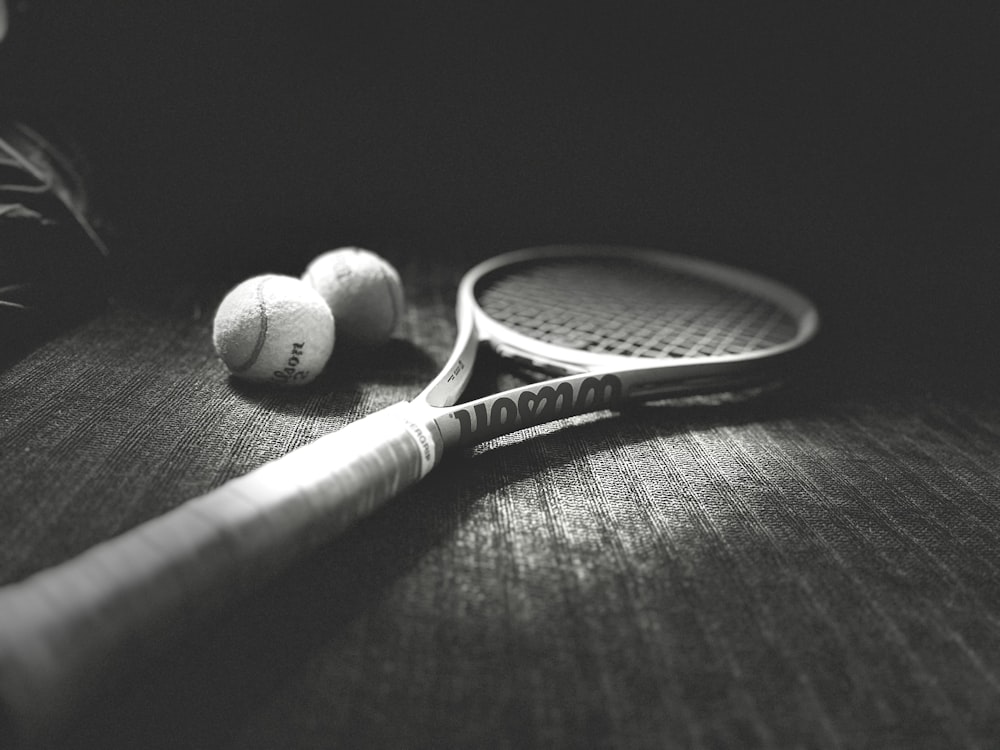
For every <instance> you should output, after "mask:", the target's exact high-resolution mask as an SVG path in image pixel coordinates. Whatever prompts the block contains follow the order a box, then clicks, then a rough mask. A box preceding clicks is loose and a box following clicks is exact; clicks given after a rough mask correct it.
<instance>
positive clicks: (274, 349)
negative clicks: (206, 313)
mask: <svg viewBox="0 0 1000 750" xmlns="http://www.w3.org/2000/svg"><path fill="white" fill-rule="evenodd" d="M334 333H335V327H334V321H333V315H332V314H331V313H330V308H329V307H328V306H327V304H326V302H325V301H324V300H323V298H322V297H320V295H319V294H318V293H317V292H316V290H315V289H313V288H312V287H311V286H309V285H308V284H306V283H304V282H302V281H301V280H300V279H296V278H293V277H292V276H279V275H277V274H266V275H264V276H255V277H254V278H252V279H247V280H246V281H244V282H243V283H241V284H238V285H237V286H236V287H234V288H233V289H232V290H231V291H230V292H229V293H228V294H227V295H226V296H225V297H224V298H223V300H222V302H221V303H220V304H219V309H218V310H217V311H216V313H215V323H214V326H213V331H212V341H213V343H214V344H215V351H216V352H218V354H219V357H220V358H221V359H222V361H223V362H224V363H225V365H226V367H227V368H229V371H230V372H231V373H232V374H233V375H234V376H236V377H238V378H242V379H243V380H249V381H251V382H254V383H271V384H275V385H304V384H305V383H308V382H310V381H311V380H313V379H314V378H315V377H316V376H317V375H319V373H320V371H321V370H322V369H323V367H324V366H325V365H326V363H327V360H328V359H329V358H330V353H331V352H332V351H333V342H334Z"/></svg>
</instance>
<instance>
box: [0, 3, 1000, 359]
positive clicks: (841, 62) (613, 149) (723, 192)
mask: <svg viewBox="0 0 1000 750" xmlns="http://www.w3.org/2000/svg"><path fill="white" fill-rule="evenodd" d="M998 33H1000V21H998V14H997V11H996V10H995V8H994V7H992V6H990V5H988V4H975V3H968V2H953V3H947V4H942V3H920V2H917V3H879V2H860V3H851V2H848V3H809V4H801V3H776V4H768V5H766V6H765V7H759V6H758V5H756V4H743V3H650V4H646V3H627V4H624V5H622V4H619V3H541V4H533V3H514V4H509V5H508V4H504V5H503V6H502V7H497V6H495V5H494V4H480V3H433V4H430V6H429V7H422V5H421V6H417V5H412V4H407V3H398V2H371V3H340V4H331V3H322V2H308V1H306V0H290V1H289V2H282V3H275V2H260V1H259V0H258V1H256V2H254V1H250V2H241V3H231V2H224V3H211V4H195V3H152V2H134V3H116V2H111V1H110V0H106V1H104V2H101V1H98V0H91V1H88V2H78V3H51V2H49V3H46V2H36V3H32V4H30V5H28V6H27V9H26V10H23V11H22V12H20V13H19V14H18V13H15V16H14V18H13V26H12V32H11V35H10V38H9V39H8V42H7V44H6V46H5V48H4V49H3V70H4V74H3V87H4V91H3V101H4V102H5V103H7V105H8V108H9V109H10V110H12V111H13V112H14V113H16V114H18V115H19V116H22V117H25V118H28V119H29V120H30V119H31V118H32V117H35V118H45V117H46V116H54V117H56V118H57V119H58V121H59V122H60V123H61V126H64V127H65V126H67V125H68V126H70V127H72V128H73V129H74V131H75V134H76V135H77V136H78V137H79V138H81V140H82V143H83V144H84V146H85V149H86V151H87V153H88V154H89V155H90V156H91V157H92V159H93V160H94V162H95V164H96V165H97V167H98V170H97V171H98V176H99V180H98V183H97V184H98V186H99V187H100V188H102V189H103V190H102V197H103V198H104V205H105V207H106V213H107V215H108V218H109V219H110V220H111V221H112V223H113V225H114V227H115V229H116V230H117V233H118V235H117V238H116V239H117V242H118V255H119V262H120V263H121V264H122V265H123V266H124V267H125V269H126V272H125V276H124V279H125V280H124V282H123V284H122V287H123V288H124V289H126V290H127V289H133V290H134V289H139V290H141V293H142V294H146V293H147V291H148V289H149V288H151V287H157V286H158V287H160V288H166V289H167V290H173V289H176V288H177V286H178V284H180V285H185V284H186V285H190V284H206V283H207V284H211V283H218V284H222V285H225V284H229V283H234V282H235V281H237V280H239V279H240V278H242V277H244V276H247V275H250V274H253V273H257V272H261V271H262V270H274V271H283V272H290V273H299V272H300V271H301V268H302V267H303V265H304V264H305V262H306V261H308V259H309V258H310V257H312V255H313V254H315V253H316V252H317V251H318V250H321V249H326V248H327V247H332V246H338V245H344V244H360V245H365V246H368V247H371V248H373V249H375V250H376V251H378V252H381V253H383V254H384V255H386V256H387V257H389V258H390V259H391V260H394V261H396V262H400V261H401V260H402V259H404V258H412V257H415V256H417V257H419V256H425V257H426V256H428V255H429V254H432V255H438V256H440V255H442V254H443V255H446V256H454V257H455V259H456V267H457V268H458V267H461V266H462V265H463V264H465V263H467V262H468V259H478V258H480V257H483V256H485V255H488V254H491V253H493V252H496V251H500V250H506V249H511V248H515V247H519V246H525V245H531V244H544V243H549V242H574V241H583V242H613V243H621V244H638V245H651V246H658V247H666V248H670V249H674V250H680V251H684V252H691V253H694V254H699V255H704V256H709V257H716V258H720V259H723V260H727V261H731V262H735V263H737V264H741V265H745V266H750V267H752V268H756V269H757V270H761V271H764V272H767V273H772V274H774V275H775V276H777V277H779V278H781V279H784V280H786V281H789V282H791V283H793V284H796V285H798V286H800V287H802V288H803V289H804V290H805V291H806V292H808V293H810V294H812V295H813V296H814V297H816V298H817V300H818V302H819V303H820V305H821V307H822V308H823V309H824V311H825V312H826V313H827V315H826V325H827V331H828V333H830V334H831V335H834V336H838V335H843V336H844V337H845V339H846V341H845V344H847V343H848V342H849V345H850V346H851V347H852V348H855V349H856V350H857V351H859V352H861V353H864V354H865V355H866V356H874V357H880V356H882V355H883V354H884V353H886V352H888V353H889V356H890V358H892V359H896V358H900V357H903V358H906V357H912V356H913V355H914V354H915V353H917V352H920V354H919V355H918V359H919V360H921V361H923V362H937V361H938V353H939V352H944V351H946V352H948V354H947V358H948V359H949V360H950V361H954V360H955V358H960V359H962V360H963V363H962V365H961V366H962V367H967V366H968V364H969V363H967V362H965V361H964V360H965V357H966V354H967V353H969V352H972V353H973V361H974V362H975V361H978V362H981V361H982V356H983V354H984V353H985V352H984V347H983V341H984V340H991V339H992V337H993V336H994V334H995V327H994V324H993V318H994V315H993V312H994V309H995V307H994V304H993V301H994V296H995V295H994V291H993V286H994V284H993V279H994V278H995V274H996V270H997V263H996V260H995V256H996V244H997V243H996V235H997V229H998V228H1000V227H998V223H1000V222H998V219H997V198H998V195H1000V192H998V187H1000V185H998V179H997V175H998V172H997V167H998V166H1000V152H998V145H997V132H998V131H997V124H998V120H997V119H996V117H995V112H996V111H997V109H998V106H997V105H998V104H1000V101H998V99H1000V87H998V86H997V80H996V78H997V76H996V70H997V61H998V59H997V58H998V56H997V53H996V48H997V38H998ZM985 349H986V350H989V349H992V347H985ZM932 352H933V353H932Z"/></svg>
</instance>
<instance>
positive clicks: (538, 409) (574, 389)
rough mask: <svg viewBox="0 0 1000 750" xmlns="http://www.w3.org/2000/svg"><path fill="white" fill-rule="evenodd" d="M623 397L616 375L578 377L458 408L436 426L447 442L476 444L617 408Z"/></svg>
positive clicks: (452, 410)
mask: <svg viewBox="0 0 1000 750" xmlns="http://www.w3.org/2000/svg"><path fill="white" fill-rule="evenodd" d="M624 395H625V387H624V384H623V382H622V380H621V378H619V377H618V376H617V375H614V374H610V373H605V374H586V375H579V376H577V377H574V378H567V379H561V380H559V381H546V382H542V383H534V384H531V385H525V386H521V387H519V388H513V389H511V390H507V391H504V392H503V393H499V394H495V395H491V396H486V397H484V398H479V399H476V400H474V401H469V402H466V403H463V404H460V405H458V406H455V407H453V408H452V409H451V410H449V413H448V414H447V415H446V416H444V417H443V418H441V419H439V420H438V421H437V424H438V427H439V428H440V430H441V433H442V436H443V437H444V441H445V443H446V444H448V445H459V446H469V445H476V444H478V443H482V442H485V441H487V440H492V439H493V438H496V437H499V436H501V435H507V434H509V433H512V432H516V431H517V430H522V429H524V428H526V427H533V426H535V425H539V424H544V423H546V422H553V421H555V420H557V419H565V418H567V417H572V416H577V415H579V414H585V413H587V412H592V411H602V410H605V409H613V408H616V407H617V406H618V405H619V404H620V403H621V401H622V400H623V398H624Z"/></svg>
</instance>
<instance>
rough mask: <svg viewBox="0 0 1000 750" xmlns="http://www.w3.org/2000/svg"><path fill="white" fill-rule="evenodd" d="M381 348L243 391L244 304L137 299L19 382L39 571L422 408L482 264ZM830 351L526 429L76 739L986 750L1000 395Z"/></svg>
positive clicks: (141, 675)
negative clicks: (375, 417) (241, 479)
mask: <svg viewBox="0 0 1000 750" xmlns="http://www.w3.org/2000/svg"><path fill="white" fill-rule="evenodd" d="M401 270H402V272H403V276H404V282H405V283H406V285H407V288H408V290H409V291H410V295H411V300H410V302H411V304H410V309H409V313H408V316H407V318H406V320H405V323H404V326H403V328H402V329H401V331H400V335H399V337H398V338H397V339H396V340H395V341H394V342H392V343H391V344H390V345H389V348H388V349H386V350H385V351H384V352H382V353H381V354H380V355H378V356H376V357H373V358H371V359H369V360H366V361H362V362H350V361H347V362H344V363H342V364H343V366H341V367H339V368H338V367H337V366H336V364H335V365H334V367H333V368H332V371H331V372H329V373H328V374H325V375H324V376H322V377H321V378H320V379H319V380H318V381H317V382H316V383H315V384H313V385H312V386H310V387H307V388H305V389H302V390H298V391H268V390H255V389H248V388H243V387H240V386H238V385H236V384H235V383H233V382H232V381H230V380H229V379H228V378H227V377H226V374H225V371H224V369H223V367H222V365H221V364H220V363H219V362H218V360H217V359H216V358H215V355H214V353H213V351H212V348H211V341H210V323H211V307H210V305H207V304H206V305H202V306H199V307H190V308H183V309H180V308H175V309H173V310H166V311H163V310H155V309H151V308H147V307H143V306H141V305H140V306H132V305H116V306H113V307H112V309H110V310H109V311H108V312H107V313H105V314H103V315H100V316H98V317H96V318H95V319H93V320H91V321H89V322H86V323H83V324H81V325H80V326H79V327H77V328H75V329H72V330H69V331H66V332H65V333H63V334H61V335H59V336H57V337H55V338H53V339H51V340H50V341H48V342H46V343H44V344H42V345H40V346H39V347H38V348H37V349H35V350H34V351H33V352H32V353H30V354H29V355H28V356H26V357H24V358H22V359H21V360H19V361H17V362H16V363H13V364H11V365H10V366H9V367H8V368H7V369H6V370H5V371H4V372H3V373H2V375H0V404H2V407H0V474H2V476H3V477H4V482H3V484H2V487H0V576H2V580H3V582H10V581H14V580H17V579H20V578H22V577H24V576H25V575H28V574H29V573H31V572H32V571H34V570H37V569H39V568H41V567H44V566H46V565H50V564H53V563H56V562H59V561H61V560H63V559H66V558H68V557H70V556H72V555H74V554H76V553H78V552H80V551H82V550H83V549H86V548H87V547H89V546H90V545H92V544H94V543H96V542H98V541H100V540H102V539H105V538H108V537H110V536H112V535H114V534H116V533H118V532H121V531H123V530H125V529H128V528H130V527H132V526H134V525H136V524H137V523H140V522H141V521H143V520H145V519H146V518H150V517H152V516H155V515H158V514H160V513H162V512H164V511H165V510H167V509H169V508H170V507H173V506H174V505H176V504H178V503H180V502H182V501H183V500H185V499H187V498H190V497H194V496H196V495H198V494H200V493H203V492H205V491H206V490H208V489H210V488H211V487H214V486H216V485H218V484H220V483H221V482H223V481H225V480H226V479H228V478H230V477H233V476H235V475H238V474H241V473H244V472H246V471H248V470H249V469H251V468H253V467H255V466H257V465H259V464H261V463H262V462H264V461H267V460H269V459H272V458H275V457H277V456H280V455H282V454H284V453H286V452H287V451H289V450H291V449H293V448H295V447H296V446H298V445H301V444H303V443H305V442H307V441H309V440H310V439H312V438H314V437H316V436H318V435H320V434H323V433H325V432H327V431H329V430H331V429H335V428H337V427H339V426H341V425H343V424H346V423H347V422H349V421H351V420H353V419H355V418H357V417H358V416H361V415H363V414H366V413H368V412H371V411H374V410H375V409H378V408H380V407H382V406H385V405H388V404H390V403H393V402H395V401H398V400H401V399H405V398H408V397H410V396H412V395H414V394H415V393H416V392H417V391H418V390H419V389H420V387H421V385H422V384H423V383H424V382H425V381H426V380H427V379H428V378H429V377H430V376H431V375H433V374H434V373H435V372H436V370H437V368H438V367H439V366H440V364H441V362H442V361H443V359H444V357H445V356H446V354H447V351H448V348H449V346H450V342H451V336H452V335H453V331H454V325H453V323H452V320H453V313H452V309H451V305H452V289H453V284H454V273H449V272H448V271H447V270H445V269H444V268H443V266H442V265H441V264H438V265H437V266H435V265H434V264H426V263H420V264H418V263H409V264H406V265H404V266H403V267H402V268H401ZM823 371H824V367H819V368H818V369H817V371H815V372H813V374H812V375H811V376H807V377H806V378H805V380H803V381H802V382H800V383H798V384H797V385H794V386H793V387H792V388H791V389H789V390H786V391H784V392H781V393H779V394H773V395H771V396H766V397H764V398H761V399H758V400H751V401H746V402H743V403H730V404H724V405H712V404H703V403H693V404H692V403H688V404H682V405H663V406H656V407H650V408H642V409H637V410H633V411H629V412H628V413H626V414H621V415H618V414H607V413H605V414H597V415H590V416H586V417H581V418H577V419H574V420H571V421H570V422H568V423H560V424H558V425H549V426H545V427H541V428H535V429H532V430H529V431H527V432H525V433H522V434H516V435H513V436H509V437H506V438H502V439H499V440H497V441H494V442H493V443H491V444H488V445H487V446H484V447H481V448H477V449H475V450H473V451H470V452H468V453H466V454H465V455H463V456H461V457H456V458H453V459H451V460H449V461H448V462H446V463H445V464H444V465H443V466H442V467H440V468H439V469H438V470H437V471H436V472H434V473H433V474H431V475H430V476H429V477H427V478H426V480H425V481H424V482H423V483H421V484H420V485H418V486H417V487H416V488H415V489H412V490H411V491H409V492H407V493H406V494H404V495H403V496H402V497H400V498H399V499H398V500H397V501H395V502H394V503H392V504H390V505H389V506H387V507H386V508H385V509H383V510H382V511H380V512H378V513H377V514H376V515H375V516H374V517H372V518H370V519H368V520H366V521H364V522H362V523H360V524H359V525H357V526H356V527H355V528H353V529H352V530H350V531H349V532H348V533H347V534H346V535H345V536H343V537H341V538H340V539H338V540H337V541H336V542H334V543H332V544H330V545H329V546H328V547H326V548H324V549H322V550H321V551H320V552H319V553H317V554H314V555H312V556H309V557H307V558H306V559H304V560H302V561H301V562H300V563H298V564H296V565H295V566H294V567H293V568H292V569H291V570H290V571H288V572H287V573H286V574H284V575H282V576H280V577H279V578H278V579H277V580H276V581H274V582H272V583H270V584H268V585H267V586H265V587H264V588H263V589H261V590H260V591H258V592H255V593H254V594H253V595H251V596H250V597H249V598H248V599H245V600H242V601H241V602H240V603H239V604H238V605H237V606H236V607H235V608H233V609H230V610H227V611H226V612H225V614H224V615H222V616H221V617H219V618H218V619H216V620H213V621H212V622H210V623H208V624H206V625H205V626H204V627H203V628H201V629H200V630H198V631H196V632H194V633H191V634H190V635H189V636H188V637H185V638H182V639H181V640H180V641H179V642H177V643H174V644H172V645H171V647H170V648H168V649H167V650H166V651H165V652H164V653H163V654H162V655H161V656H159V657H158V658H156V659H155V660H153V661H152V662H150V663H146V664H137V665H136V670H135V672H134V673H133V674H132V675H131V676H130V677H128V678H127V679H126V680H125V682H124V683H123V684H121V685H119V686H117V687H115V688H113V689H109V692H108V695H107V696H102V697H101V699H100V700H99V701H98V702H97V705H96V706H95V708H94V710H93V712H92V713H91V714H89V715H88V717H87V718H86V720H85V721H83V722H82V723H81V724H80V725H79V726H76V727H74V728H73V729H72V731H71V733H70V738H69V739H68V740H67V742H68V746H70V747H74V746H79V747H91V746H102V747H123V748H124V747H144V748H202V747H214V748H273V747H279V746H280V747H288V748H312V747H315V748H321V747H334V746H348V747H510V748H515V747H518V748H520V747H539V748H540V747H546V748H550V747H565V748H570V747H582V746H587V747H610V748H642V747H649V748H652V747H657V748H664V747H665V748H671V747H676V748H698V747H701V748H748V747H761V748H786V747H818V748H835V747H928V748H930V747H987V746H989V744H990V743H991V742H992V741H993V739H994V738H995V737H996V736H997V734H998V732H1000V712H998V711H997V709H996V706H997V705H998V692H1000V656H998V654H1000V626H998V622H1000V555H998V553H997V546H998V545H997V541H998V537H1000V509H998V498H1000V472H998V469H1000V458H998V455H1000V454H998V447H1000V402H998V399H997V398H996V397H995V396H994V395H992V394H989V393H988V392H987V391H985V390H972V391H970V390H967V389H966V390H963V389H962V388H955V387H949V388H944V387H938V386H934V385H932V384H928V382H924V381H920V380H912V379H911V380H909V381H902V380H901V381H900V383H899V384H897V385H896V386H895V387H892V388H884V387H869V388H867V389H865V388H862V389H859V390H857V391H854V390H852V389H851V388H844V387H842V388H833V387H831V381H830V380H829V379H828V378H824V376H823V374H822V373H823Z"/></svg>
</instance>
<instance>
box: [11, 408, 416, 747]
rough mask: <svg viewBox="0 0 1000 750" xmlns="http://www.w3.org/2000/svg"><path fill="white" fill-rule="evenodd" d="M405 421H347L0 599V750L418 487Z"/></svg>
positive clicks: (51, 722) (384, 414)
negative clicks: (5, 742) (405, 490)
mask: <svg viewBox="0 0 1000 750" xmlns="http://www.w3.org/2000/svg"><path fill="white" fill-rule="evenodd" d="M409 413H410V404H407V403H402V404H397V405H396V406H393V407H390V408H389V409H386V410H383V411H381V412H378V413H376V414H373V415H371V416H369V417H366V418H364V419H361V420H359V421H358V422H355V423H353V424H351V425H348V426H347V427H346V428H344V429H343V430H340V431H339V432H336V433H332V434H330V435H327V436H324V437H322V438H320V439H318V440H316V441H315V442H313V443H310V444H308V445H306V446H304V447H302V448H299V449H298V450H295V451H292V452H291V453H289V454H288V455H286V456H284V457H283V458H280V459H278V460H276V461H272V462H270V463H268V464H265V465H264V466H262V467H260V468H259V469H257V470H255V471H253V472H251V473H249V474H247V475H246V476H243V477H240V478H238V479H235V480H232V481H230V482H228V483H227V484H225V485H223V486H221V487H219V488H218V489H216V490H214V491H212V492H210V493H209V494H207V495H204V496H202V497H200V498H196V499H194V500H191V501H190V502H187V503H185V504H183V505H181V506H179V507H177V508H175V509H174V510H172V511H170V512H169V513H167V514H165V515H163V516H160V517H159V518H155V519H153V520H152V521H149V522H147V523H145V524H143V525H141V526H139V527H137V528H135V529H133V530H131V531H129V532H126V533H125V534H123V535H121V536H119V537H117V538H115V539H112V540H110V541H108V542H105V543H103V544H100V545H98V546H96V547H94V548H92V549H91V550H89V551H87V552H85V553H83V554H82V555H80V556H79V557H77V558H75V559H73V560H70V561H68V562H66V563H64V564H62V565H59V566H56V567H54V568H50V569H48V570H45V571H42V572H40V573H37V574H35V575H33V576H31V577H30V578H28V579H26V580H24V581H23V582H21V583H17V584H12V585H9V586H6V587H4V588H2V589H0V737H2V735H3V734H5V733H6V734H7V735H8V736H9V737H13V738H15V739H16V738H21V739H22V740H23V741H25V742H26V743H27V742H32V743H33V742H36V741H39V739H42V740H44V739H46V738H47V736H48V735H50V734H51V733H52V731H53V730H54V729H55V728H56V727H57V726H58V725H59V723H60V722H61V721H64V720H66V719H69V718H71V717H72V716H73V715H74V714H75V713H76V712H78V711H79V710H80V709H81V708H82V707H83V704H84V703H85V702H86V699H87V697H88V696H89V695H92V694H94V693H97V692H99V690H100V689H101V688H102V687H103V686H104V685H105V684H106V683H107V682H109V681H111V680H113V679H114V677H115V675H116V673H120V672H122V671H125V670H126V668H127V667H128V666H129V664H131V663H134V662H135V661H137V660H138V659H139V658H141V657H142V656H144V655H149V654H150V653H152V652H154V651H155V650H157V648H158V647H160V646H161V645H162V644H163V643H164V642H165V641H167V640H168V639H169V638H171V637H173V636H174V635H177V634H179V632H181V631H182V630H183V629H184V628H186V627H190V626H192V625H193V624H195V623H196V622H197V621H199V620H202V619H204V618H205V617H206V616H207V615H208V614H211V612H212V611H214V610H218V609H219V608H221V606H222V605H224V604H225V603H226V602H227V601H229V600H232V599H234V598H236V597H238V596H239V595H240V594H241V593H244V592H246V591H247V590H249V589H250V588H252V587H253V586H255V585H258V584H260V583H262V582H264V581H266V580H267V579H268V578H270V577H273V576H274V575H275V574H276V573H278V572H279V571H280V570H281V569H282V568H283V567H285V566H286V565H287V564H288V563H290V562H291V561H292V560H293V559H294V558H296V557H299V556H301V555H302V554H303V553H304V552H306V551H308V550H310V549H314V548H316V547H317V546H318V545H320V544H322V543H323V542H325V541H327V540H329V539H330V538H331V537H333V536H334V535H335V534H337V533H338V532H339V531H341V530H342V529H344V528H345V527H346V526H348V525H349V524H350V523H351V522H352V521H354V520H355V519H357V518H359V517H361V516H363V515H365V514H367V513H369V512H370V511H372V510H373V509H374V508H376V507H377V506H379V505H380V504H381V503H382V502H384V501H385V500H387V499H389V498H390V497H392V496H393V495H395V494H396V493H398V492H399V491H401V490H402V489H403V488H404V487H406V486H408V485H410V484H413V483H414V482H416V481H417V480H418V479H420V477H421V476H423V474H424V473H426V471H427V470H429V469H430V468H431V466H432V465H433V463H434V459H435V456H434V453H435V451H434V450H433V447H434V446H433V445H431V446H430V449H428V445H427V439H429V436H430V434H431V433H430V432H429V431H428V430H427V423H426V422H425V423H424V424H423V426H421V425H419V424H415V423H414V422H413V421H412V420H410V419H408V418H407V416H406V415H407V414H409ZM0 744H3V742H2V739H0ZM4 746H6V745H4Z"/></svg>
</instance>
